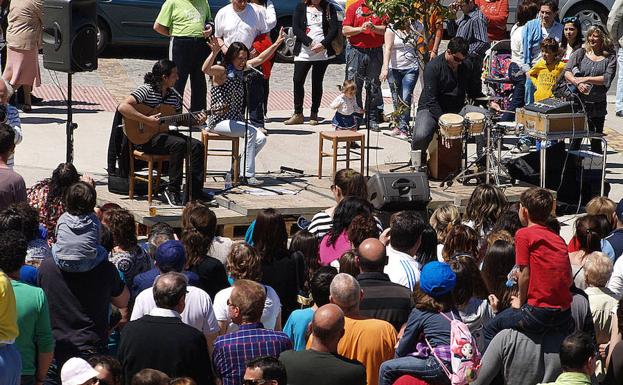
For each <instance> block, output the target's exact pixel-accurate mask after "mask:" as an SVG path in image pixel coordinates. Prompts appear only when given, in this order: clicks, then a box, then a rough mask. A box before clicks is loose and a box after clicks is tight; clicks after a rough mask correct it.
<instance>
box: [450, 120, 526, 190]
mask: <svg viewBox="0 0 623 385" xmlns="http://www.w3.org/2000/svg"><path fill="white" fill-rule="evenodd" d="M499 112H506V111H491V112H490V113H488V114H484V113H481V112H468V113H466V114H465V116H461V115H459V114H443V115H441V117H439V121H438V123H439V135H440V137H441V144H442V145H443V146H444V147H446V148H449V147H450V146H453V145H460V144H459V143H462V144H463V151H462V152H463V160H464V165H463V168H462V170H460V172H458V174H450V175H448V176H447V177H446V178H445V179H444V180H443V181H442V182H441V186H442V187H444V186H448V187H450V186H452V184H454V183H455V182H460V183H463V184H468V183H469V182H470V181H471V180H474V179H475V180H476V182H477V183H479V182H482V181H483V180H484V181H485V182H486V183H492V181H493V183H494V184H495V185H497V186H505V185H510V181H511V179H512V178H511V176H510V175H509V174H508V171H507V170H506V169H505V167H504V166H503V165H502V162H501V161H502V142H503V140H504V136H505V135H521V134H522V133H523V131H524V128H523V125H521V124H518V123H516V122H500V121H499V119H500V118H501V114H500V113H499ZM483 136H484V148H483V152H482V155H480V156H477V158H476V160H474V161H473V162H472V163H469V164H468V157H467V144H468V142H469V140H470V139H474V140H475V141H481V140H483V138H482V137H483ZM459 139H460V140H461V141H460V142H459V141H458V140H459ZM459 156H460V155H459ZM483 164H484V166H485V167H484V169H482V165H483ZM501 177H506V178H507V179H508V183H502V179H501Z"/></svg>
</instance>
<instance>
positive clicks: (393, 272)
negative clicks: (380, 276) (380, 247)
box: [384, 246, 420, 290]
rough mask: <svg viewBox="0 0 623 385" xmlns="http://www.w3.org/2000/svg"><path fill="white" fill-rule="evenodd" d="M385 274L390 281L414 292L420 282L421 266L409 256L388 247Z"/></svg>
mask: <svg viewBox="0 0 623 385" xmlns="http://www.w3.org/2000/svg"><path fill="white" fill-rule="evenodd" d="M384 273H385V274H387V275H389V279H390V280H391V281H392V282H394V283H397V284H399V285H402V286H405V287H408V288H409V289H411V290H413V288H414V287H415V284H416V283H418V282H420V264H419V263H418V262H417V261H416V260H415V259H414V258H413V257H411V256H410V255H409V254H407V253H403V252H402V251H398V250H395V249H394V248H392V247H391V246H387V265H385V270H384Z"/></svg>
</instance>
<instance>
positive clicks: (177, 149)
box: [119, 59, 207, 206]
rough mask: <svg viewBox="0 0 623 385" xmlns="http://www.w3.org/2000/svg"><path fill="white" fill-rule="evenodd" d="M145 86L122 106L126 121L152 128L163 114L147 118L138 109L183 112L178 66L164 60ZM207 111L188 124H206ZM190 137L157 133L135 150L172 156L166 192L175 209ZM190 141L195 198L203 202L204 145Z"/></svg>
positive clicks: (152, 72)
mask: <svg viewBox="0 0 623 385" xmlns="http://www.w3.org/2000/svg"><path fill="white" fill-rule="evenodd" d="M144 79H145V84H144V85H142V86H140V87H139V88H137V89H136V90H135V91H134V92H132V94H130V96H128V97H127V98H126V99H125V100H124V101H123V102H122V103H121V104H120V105H119V112H120V113H121V115H123V117H124V118H127V119H131V120H134V121H138V122H141V123H143V124H144V125H145V126H147V127H149V128H154V129H155V128H157V127H158V126H159V124H160V122H159V118H160V114H156V115H151V116H147V115H144V114H142V113H140V112H138V111H137V109H136V106H137V105H139V104H144V105H147V106H149V107H152V108H156V107H158V106H160V105H161V104H166V105H169V106H172V107H174V108H175V111H176V113H181V112H182V100H181V99H180V98H179V96H178V95H177V94H176V93H175V92H174V91H173V90H172V89H173V86H174V85H175V82H176V81H177V80H178V75H177V67H176V66H175V63H174V62H172V61H171V60H168V59H161V60H159V61H157V62H156V64H154V66H153V68H152V70H151V72H148V73H147V74H145V78H144ZM206 118H207V116H206V114H205V113H204V112H200V113H197V114H196V115H195V116H194V121H192V122H188V124H187V125H189V126H195V125H201V124H203V123H205V121H206ZM187 140H189V138H188V137H187V136H185V135H183V134H181V133H179V132H173V131H168V132H164V133H159V134H156V135H155V136H154V137H153V138H151V139H150V140H149V141H148V142H147V143H145V144H142V145H136V148H137V149H139V150H141V151H145V152H147V153H151V154H161V155H165V154H166V155H169V156H170V157H171V160H170V162H169V184H168V185H167V187H166V189H165V190H164V193H163V197H164V200H165V203H168V204H170V205H174V206H180V205H182V203H183V202H182V198H181V196H180V187H181V185H182V178H183V164H184V159H185V158H186V156H187V143H186V141H187ZM190 140H191V151H192V153H191V161H192V163H191V168H192V183H191V184H192V197H193V199H199V200H201V199H204V198H205V196H204V194H203V173H204V162H203V155H204V154H203V144H202V143H201V141H199V140H197V139H190Z"/></svg>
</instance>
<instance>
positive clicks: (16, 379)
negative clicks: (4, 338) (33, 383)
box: [0, 344, 22, 385]
mask: <svg viewBox="0 0 623 385" xmlns="http://www.w3.org/2000/svg"><path fill="white" fill-rule="evenodd" d="M21 380H22V358H21V357H20V355H19V352H18V351H17V348H16V347H15V344H9V345H3V346H0V384H2V385H20V382H21Z"/></svg>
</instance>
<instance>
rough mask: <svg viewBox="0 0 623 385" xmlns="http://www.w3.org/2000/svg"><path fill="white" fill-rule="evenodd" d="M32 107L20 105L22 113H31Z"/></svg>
mask: <svg viewBox="0 0 623 385" xmlns="http://www.w3.org/2000/svg"><path fill="white" fill-rule="evenodd" d="M31 111H32V106H31V105H30V104H22V112H31Z"/></svg>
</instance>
